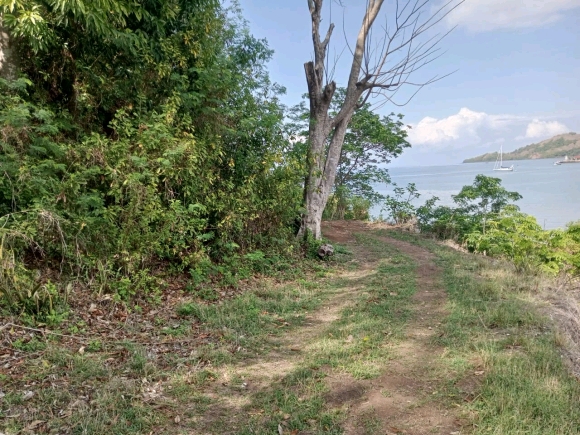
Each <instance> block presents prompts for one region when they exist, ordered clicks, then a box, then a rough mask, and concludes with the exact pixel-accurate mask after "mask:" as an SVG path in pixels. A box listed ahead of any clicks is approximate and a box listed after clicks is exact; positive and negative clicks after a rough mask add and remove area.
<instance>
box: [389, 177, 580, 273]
mask: <svg viewBox="0 0 580 435" xmlns="http://www.w3.org/2000/svg"><path fill="white" fill-rule="evenodd" d="M419 196H420V194H419V193H418V192H417V189H416V187H415V185H414V184H413V183H410V184H409V185H408V186H407V187H406V188H403V187H397V188H396V189H395V192H394V194H393V195H392V196H389V197H387V200H386V201H385V210H386V211H387V213H388V215H389V216H390V218H391V219H392V220H393V221H394V222H396V223H404V222H407V221H409V220H411V219H413V218H416V219H417V224H418V226H419V228H420V230H421V231H422V232H424V233H428V234H432V235H434V236H435V237H437V238H441V239H454V240H456V241H457V242H459V243H461V244H462V245H464V246H465V247H467V249H469V250H470V251H472V252H480V253H483V254H486V255H491V256H499V257H505V258H508V259H510V260H511V261H513V262H514V264H515V265H516V267H518V268H519V269H521V270H525V271H528V272H533V271H538V270H541V271H543V272H546V273H549V274H554V275H555V274H558V273H560V272H565V273H571V274H579V273H580V222H575V223H570V224H569V225H568V227H567V229H565V230H560V229H558V230H550V231H544V230H543V229H542V227H541V226H540V225H539V224H538V223H537V221H536V219H535V218H534V217H533V216H530V215H527V214H525V213H522V212H521V211H519V209H518V207H517V206H516V205H515V204H513V202H514V201H517V200H519V199H521V195H520V194H519V193H517V192H510V191H507V190H506V189H505V188H503V187H502V186H501V180H500V179H499V178H494V177H487V176H485V175H477V176H476V177H475V180H474V182H473V184H472V185H470V186H464V187H463V188H462V189H461V191H460V192H459V193H458V194H457V195H454V196H453V202H454V203H455V205H454V206H442V205H437V201H438V200H439V198H437V197H432V198H430V199H428V200H427V201H426V202H425V203H424V204H423V205H421V206H419V207H416V206H415V204H414V203H413V201H414V200H417V199H418V198H419Z"/></svg>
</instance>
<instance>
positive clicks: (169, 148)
mask: <svg viewBox="0 0 580 435" xmlns="http://www.w3.org/2000/svg"><path fill="white" fill-rule="evenodd" d="M89 3H90V5H89ZM0 7H2V8H3V9H2V11H3V13H5V14H7V13H8V14H12V17H13V21H10V19H12V18H10V19H9V20H8V21H7V24H8V25H9V26H10V27H11V29H12V31H13V35H16V36H17V37H18V38H19V42H20V47H21V51H22V54H23V57H22V62H21V63H22V65H21V66H22V70H23V72H24V73H26V74H27V78H26V77H23V78H20V79H18V80H16V81H13V82H7V81H0V125H1V127H0V148H1V150H2V152H1V153H0V172H1V173H2V178H1V179H0V262H1V263H2V274H1V275H0V281H1V282H0V284H2V289H3V290H2V295H1V296H0V303H1V304H2V305H4V306H8V307H10V308H12V309H13V310H16V311H22V310H24V311H28V312H31V313H36V314H38V313H41V312H49V311H51V310H53V308H51V307H54V302H55V300H56V299H58V297H59V295H60V294H62V293H63V291H64V288H62V287H63V286H62V285H60V284H51V283H50V281H49V277H50V276H51V270H58V275H59V277H60V278H59V280H61V281H63V282H64V281H65V280H66V279H65V278H66V277H69V278H70V279H75V280H80V281H81V282H83V283H85V284H88V286H89V287H91V288H92V289H93V290H95V291H98V292H112V293H115V294H116V295H117V296H118V297H119V298H121V299H128V298H131V297H134V296H138V297H142V296H147V297H150V298H156V297H157V295H158V293H159V291H161V290H162V289H163V286H164V283H163V280H164V277H163V275H164V273H160V272H159V271H160V270H163V269H164V268H160V267H159V265H160V264H164V265H167V266H170V268H169V269H170V270H173V271H177V272H180V271H188V270H189V271H190V272H191V274H192V277H197V278H198V281H199V282H202V281H206V280H219V281H222V282H223V283H225V284H227V285H235V283H236V281H237V280H238V279H240V278H242V277H247V275H248V274H250V273H252V271H254V270H256V271H263V270H264V269H265V268H266V267H270V265H269V263H268V264H267V262H265V261H264V258H263V256H260V255H259V254H257V252H263V253H267V254H268V256H272V258H281V257H285V256H289V255H292V254H293V252H294V249H295V246H294V245H293V244H292V243H289V238H290V237H291V224H292V222H293V220H294V219H295V218H296V216H297V215H298V207H299V201H300V195H301V190H300V185H299V184H300V174H301V167H300V165H297V164H295V160H294V159H293V157H292V156H289V157H286V156H284V152H285V150H286V149H287V148H288V146H287V142H286V140H285V138H284V137H283V136H282V133H281V132H282V119H283V116H284V113H283V108H282V106H281V105H280V103H279V101H278V96H279V95H280V93H282V92H283V91H284V90H283V89H282V88H280V87H279V86H277V85H275V84H272V83H271V82H270V80H269V78H268V75H267V71H266V70H265V63H266V62H267V61H268V59H269V58H270V56H271V54H272V52H271V50H269V49H268V47H267V44H266V42H265V41H261V40H257V39H255V38H254V37H252V36H251V35H250V34H249V32H248V30H247V27H246V25H245V23H244V21H243V19H242V18H241V16H240V15H239V12H238V11H236V9H235V5H234V8H233V9H232V10H229V11H227V10H223V9H222V8H221V7H220V5H219V4H218V3H217V2H214V1H211V0H207V1H206V0H199V1H193V2H191V1H185V0H183V1H178V0H176V1H175V2H169V3H168V2H164V1H160V0H159V1H157V0H148V1H146V2H141V3H135V2H124V1H122V0H119V1H116V2H115V1H114V0H105V1H103V2H79V1H74V2H73V1H69V0H55V1H50V2H40V1H39V2H36V1H34V0H28V1H24V0H23V1H20V2H18V1H17V2H7V3H6V2H2V3H0ZM116 8H121V9H122V11H121V12H119V14H116V15H115V17H116V18H114V19H109V20H107V22H106V23H105V24H103V23H102V20H101V18H99V16H100V15H98V14H105V15H102V16H103V17H104V16H107V17H108V16H109V15H108V14H115V11H117V9H116ZM121 9H120V10H121ZM34 10H38V11H40V12H39V13H40V14H41V15H42V19H41V20H32V21H30V20H29V22H28V24H27V26H28V27H26V26H24V25H23V24H22V26H24V27H22V26H21V23H22V22H24V21H26V20H28V18H26V17H28V16H30V14H29V12H30V11H34ZM27 14H28V15H27ZM95 14H96V15H95ZM19 26H21V27H19ZM30 26H32V27H30ZM35 26H36V27H35ZM43 32H46V33H43ZM39 35H40V36H42V38H40V36H39ZM122 35H124V36H122ZM35 38H36V39H39V38H40V39H42V41H44V42H46V44H44V42H43V44H41V45H35V44H36V42H35ZM33 53H34V55H33ZM264 255H265V254H264ZM238 266H241V267H239V268H238ZM238 270H240V271H242V272H243V273H239V272H238Z"/></svg>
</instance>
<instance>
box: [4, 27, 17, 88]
mask: <svg viewBox="0 0 580 435" xmlns="http://www.w3.org/2000/svg"><path fill="white" fill-rule="evenodd" d="M0 77H1V78H3V79H5V80H16V79H17V78H18V54H17V53H16V47H15V43H14V40H13V39H11V38H10V33H9V32H8V29H7V28H6V27H5V26H3V25H2V19H1V18H0Z"/></svg>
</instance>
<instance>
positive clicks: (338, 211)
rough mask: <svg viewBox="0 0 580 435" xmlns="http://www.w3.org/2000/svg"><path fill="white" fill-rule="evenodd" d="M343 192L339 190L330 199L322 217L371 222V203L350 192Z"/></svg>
mask: <svg viewBox="0 0 580 435" xmlns="http://www.w3.org/2000/svg"><path fill="white" fill-rule="evenodd" d="M342 190H343V189H337V191H336V192H335V193H334V194H333V195H331V196H330V197H329V198H328V202H327V203H326V207H325V209H324V213H323V215H322V217H323V218H324V219H329V220H333V219H339V220H342V219H346V220H361V221H366V220H369V218H370V215H369V211H370V208H371V205H372V203H371V201H370V200H369V199H367V198H364V197H362V196H357V195H351V194H350V193H349V192H347V193H344V192H342Z"/></svg>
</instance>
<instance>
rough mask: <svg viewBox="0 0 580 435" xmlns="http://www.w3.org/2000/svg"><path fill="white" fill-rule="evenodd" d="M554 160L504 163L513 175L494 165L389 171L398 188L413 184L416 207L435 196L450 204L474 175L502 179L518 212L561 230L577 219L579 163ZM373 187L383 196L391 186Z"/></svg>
mask: <svg viewBox="0 0 580 435" xmlns="http://www.w3.org/2000/svg"><path fill="white" fill-rule="evenodd" d="M555 160H556V159H542V160H521V161H517V162H504V166H509V165H511V164H512V163H513V164H514V165H515V169H514V171H513V172H497V171H495V172H494V171H493V165H494V163H493V162H491V163H464V164H460V165H454V166H427V167H425V166H424V167H408V168H390V169H389V172H390V174H391V178H392V180H393V182H395V183H397V185H399V186H400V187H404V186H406V185H407V184H408V183H415V185H416V186H417V189H419V192H420V193H421V198H419V201H418V203H419V204H422V203H423V202H425V200H426V199H428V198H430V197H431V196H438V197H439V198H440V202H439V203H440V204H442V205H452V204H453V202H452V198H451V195H455V194H457V193H458V192H459V190H461V188H462V187H463V186H465V185H468V184H472V183H473V180H474V179H475V176H476V175H477V174H484V175H487V176H492V177H497V178H501V180H502V186H503V187H505V188H506V189H507V190H510V191H516V192H518V193H520V194H521V195H522V196H523V198H522V199H521V200H519V201H518V202H517V203H516V204H517V205H518V206H519V207H520V209H521V211H523V212H524V213H528V214H531V215H532V216H535V217H536V219H537V220H538V223H539V224H540V225H541V226H543V227H545V228H546V229H551V228H559V227H560V228H563V227H565V225H566V224H567V223H568V222H571V221H575V220H579V219H580V163H571V164H567V165H560V166H554V161H555ZM375 188H376V189H377V191H379V192H380V193H382V194H387V193H391V191H392V186H383V187H382V189H381V187H380V186H376V187H375ZM379 213H380V206H379V207H375V208H374V209H373V210H372V212H371V214H372V215H373V216H378V214H379Z"/></svg>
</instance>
